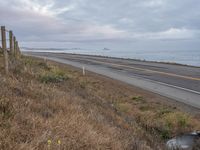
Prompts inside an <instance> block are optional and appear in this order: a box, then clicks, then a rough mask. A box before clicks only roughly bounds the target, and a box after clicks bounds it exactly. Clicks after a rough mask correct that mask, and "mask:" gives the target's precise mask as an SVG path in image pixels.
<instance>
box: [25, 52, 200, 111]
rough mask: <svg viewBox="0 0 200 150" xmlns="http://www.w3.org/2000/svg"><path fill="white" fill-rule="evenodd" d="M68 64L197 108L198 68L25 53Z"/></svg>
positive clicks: (199, 103) (199, 99)
mask: <svg viewBox="0 0 200 150" xmlns="http://www.w3.org/2000/svg"><path fill="white" fill-rule="evenodd" d="M24 54H27V55H31V56H36V57H40V58H45V59H49V60H53V61H56V62H60V63H64V64H68V65H71V66H74V67H78V68H82V67H84V68H85V69H86V70H88V71H91V72H95V73H98V74H102V75H105V76H108V77H110V78H113V79H116V80H120V81H123V82H125V83H128V84H130V85H134V86H137V87H140V88H142V89H145V90H148V91H151V92H154V93H157V94H160V95H163V96H166V97H169V98H171V99H173V100H176V101H179V102H182V103H185V104H187V105H190V106H193V107H196V108H200V67H190V66H183V65H176V64H166V63H156V62H147V61H137V60H131V59H120V58H107V57H99V56H89V55H75V54H58V53H33V52H29V53H24Z"/></svg>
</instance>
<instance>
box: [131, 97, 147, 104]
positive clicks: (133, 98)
mask: <svg viewBox="0 0 200 150" xmlns="http://www.w3.org/2000/svg"><path fill="white" fill-rule="evenodd" d="M132 100H134V101H135V102H141V103H143V102H145V101H144V98H143V97H142V96H134V97H132Z"/></svg>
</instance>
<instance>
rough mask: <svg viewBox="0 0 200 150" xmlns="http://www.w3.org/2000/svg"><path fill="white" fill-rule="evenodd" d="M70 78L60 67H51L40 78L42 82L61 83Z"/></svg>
mask: <svg viewBox="0 0 200 150" xmlns="http://www.w3.org/2000/svg"><path fill="white" fill-rule="evenodd" d="M67 79H69V78H68V76H67V75H65V73H64V72H63V71H62V70H60V69H59V68H56V67H54V68H51V70H50V71H48V72H44V73H42V75H40V77H39V80H40V82H42V83H59V82H63V81H65V80H67Z"/></svg>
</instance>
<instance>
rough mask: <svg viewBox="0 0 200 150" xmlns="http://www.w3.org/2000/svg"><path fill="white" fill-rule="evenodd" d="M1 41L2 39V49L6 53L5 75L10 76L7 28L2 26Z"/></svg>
mask: <svg viewBox="0 0 200 150" xmlns="http://www.w3.org/2000/svg"><path fill="white" fill-rule="evenodd" d="M1 37H2V38H1V39H2V49H3V52H4V68H5V73H6V74H8V51H7V49H6V28H5V26H1Z"/></svg>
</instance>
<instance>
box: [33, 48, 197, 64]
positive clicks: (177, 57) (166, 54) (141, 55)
mask: <svg viewBox="0 0 200 150" xmlns="http://www.w3.org/2000/svg"><path fill="white" fill-rule="evenodd" d="M34 51H47V50H34ZM49 52H64V53H74V54H89V55H101V56H111V57H119V58H132V59H141V60H149V61H158V62H175V63H180V64H187V65H193V66H200V51H198V50H196V51H186V50H182V51H181V50H177V51H172V50H168V51H166V50H165V51H156V50H148V51H147V50H146V51H144V50H142V51H140V50H123V51H121V50H103V49H99V50H94V49H93V48H91V49H62V50H50V51H49Z"/></svg>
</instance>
